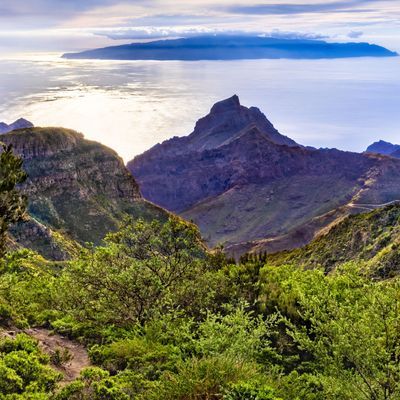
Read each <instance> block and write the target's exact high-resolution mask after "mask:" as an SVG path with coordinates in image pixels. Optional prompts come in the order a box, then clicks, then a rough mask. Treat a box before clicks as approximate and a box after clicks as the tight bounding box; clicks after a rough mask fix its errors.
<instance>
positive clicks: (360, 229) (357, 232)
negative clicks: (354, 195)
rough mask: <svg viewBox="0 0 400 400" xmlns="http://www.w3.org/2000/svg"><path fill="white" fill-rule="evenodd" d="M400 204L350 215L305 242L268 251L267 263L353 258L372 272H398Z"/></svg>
mask: <svg viewBox="0 0 400 400" xmlns="http://www.w3.org/2000/svg"><path fill="white" fill-rule="evenodd" d="M399 246H400V204H399V203H396V204H393V205H389V206H386V207H383V208H379V209H377V210H374V211H371V212H369V213H366V214H358V215H353V216H350V217H348V218H345V219H344V220H343V221H341V222H340V223H338V224H337V225H335V226H334V227H333V228H332V229H330V230H329V232H327V233H326V234H323V235H320V236H319V237H317V238H316V239H315V240H313V241H312V242H311V243H310V244H308V245H307V246H305V247H303V248H300V249H295V250H291V251H286V252H281V253H276V254H270V255H268V264H270V265H284V264H294V265H299V266H303V267H306V268H310V267H313V268H314V267H323V268H325V269H326V270H328V271H329V270H331V269H333V268H335V267H336V266H338V265H340V264H343V263H346V262H350V261H356V262H358V263H360V264H361V263H363V264H364V265H365V267H366V268H368V269H369V270H370V271H371V272H372V273H373V274H375V275H379V276H383V277H388V276H390V275H393V274H394V275H398V273H399V272H400V247H399Z"/></svg>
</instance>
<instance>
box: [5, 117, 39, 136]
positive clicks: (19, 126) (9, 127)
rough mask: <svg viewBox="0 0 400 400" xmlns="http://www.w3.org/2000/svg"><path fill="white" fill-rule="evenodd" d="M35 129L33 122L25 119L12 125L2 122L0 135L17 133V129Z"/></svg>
mask: <svg viewBox="0 0 400 400" xmlns="http://www.w3.org/2000/svg"><path fill="white" fill-rule="evenodd" d="M25 128H33V124H32V122H29V121H28V120H26V119H24V118H20V119H17V120H16V121H14V122H13V123H12V124H10V125H7V124H6V123H4V122H0V134H3V133H8V132H11V131H15V130H17V129H25Z"/></svg>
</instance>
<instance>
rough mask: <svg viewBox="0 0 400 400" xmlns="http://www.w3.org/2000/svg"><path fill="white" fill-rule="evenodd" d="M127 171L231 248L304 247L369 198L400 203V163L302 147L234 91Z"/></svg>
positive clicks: (148, 193) (213, 240)
mask: <svg viewBox="0 0 400 400" xmlns="http://www.w3.org/2000/svg"><path fill="white" fill-rule="evenodd" d="M128 168H129V169H130V171H131V172H132V174H133V175H134V176H135V178H136V179H137V181H138V183H139V185H140V187H141V191H142V193H143V196H144V197H145V198H146V199H148V200H150V201H152V202H154V203H156V204H159V205H161V206H162V207H165V208H166V209H168V210H171V211H174V212H177V213H179V214H180V215H182V216H183V217H185V218H187V219H189V220H193V221H194V222H195V223H197V224H198V225H199V227H200V229H201V231H202V233H203V235H204V237H205V238H206V239H207V240H208V242H209V243H210V244H211V245H215V244H218V243H222V244H224V245H225V246H227V247H229V249H230V251H231V252H232V253H234V254H241V253H243V252H245V251H251V250H252V249H254V248H256V247H259V248H260V250H262V251H264V250H267V251H269V252H271V251H274V252H275V251H279V250H282V249H288V248H293V247H297V246H302V245H304V244H305V243H308V242H309V241H310V240H312V239H313V237H315V235H317V234H318V233H319V232H320V231H321V230H323V229H324V228H326V227H327V226H330V225H331V224H333V223H335V222H337V221H338V220H340V219H342V218H343V217H344V216H346V215H349V214H352V213H360V212H365V211H368V210H369V208H368V207H366V206H365V204H374V205H380V204H385V203H387V202H390V201H393V200H397V199H400V160H396V159H394V158H390V157H386V156H381V155H377V154H358V153H351V152H344V151H339V150H336V149H323V150H316V149H312V148H305V147H302V146H300V145H297V144H296V143H295V142H293V141H292V140H290V139H288V138H287V137H285V136H283V135H281V134H280V133H279V132H278V131H277V130H276V129H275V128H274V127H273V125H272V124H271V123H270V122H269V121H268V120H267V119H266V117H265V116H264V115H263V114H261V112H260V111H259V110H258V109H256V108H253V107H252V108H246V107H243V106H241V105H240V103H239V99H238V98H237V96H234V97H232V98H230V99H227V100H224V101H222V102H220V103H217V104H216V105H215V106H214V107H213V108H212V109H211V111H210V114H209V115H207V116H206V117H205V118H203V119H201V120H200V121H199V122H198V123H197V124H196V127H195V130H194V131H193V132H192V133H191V134H190V135H189V136H187V137H182V138H177V137H175V138H173V139H171V140H168V141H166V142H164V143H162V144H158V145H156V146H154V147H153V148H152V149H150V150H149V151H147V152H145V153H144V154H142V155H140V156H138V157H136V158H135V159H134V160H132V161H131V162H130V163H128ZM363 204H364V205H363Z"/></svg>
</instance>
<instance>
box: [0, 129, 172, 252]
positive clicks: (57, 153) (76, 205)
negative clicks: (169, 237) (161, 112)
mask: <svg viewBox="0 0 400 400" xmlns="http://www.w3.org/2000/svg"><path fill="white" fill-rule="evenodd" d="M1 140H2V141H3V142H5V143H6V144H8V145H12V146H13V148H14V150H15V152H16V153H17V154H19V155H20V156H21V157H22V159H23V162H24V163H23V167H24V169H25V171H26V173H27V175H28V179H27V181H26V182H25V183H24V184H23V185H22V186H21V188H22V191H23V193H24V194H25V195H27V196H28V198H29V202H28V213H29V221H28V222H27V223H25V224H24V225H23V226H22V225H21V226H20V227H17V229H15V230H14V237H15V239H16V240H17V242H18V243H20V244H21V245H23V246H26V247H29V248H32V249H35V250H37V251H39V252H40V253H41V254H43V255H45V256H46V257H50V258H56V259H63V258H65V257H67V256H68V254H69V253H70V252H71V251H73V249H74V247H75V249H76V248H77V245H76V244H74V241H76V242H78V243H80V244H83V243H85V242H92V243H94V244H96V245H97V244H99V243H100V242H101V240H102V239H103V238H104V236H105V235H106V234H107V233H108V232H109V231H112V230H115V229H116V228H117V226H118V222H119V220H120V219H121V217H122V216H123V215H124V214H125V213H126V214H128V215H131V216H132V217H134V218H140V217H144V218H150V219H153V218H159V217H160V218H161V217H165V216H166V213H165V212H164V211H163V210H161V209H160V208H158V207H156V206H154V205H152V204H150V203H148V202H146V201H145V200H143V199H142V197H141V195H140V192H139V188H138V186H137V184H136V182H135V180H134V178H133V177H132V176H131V174H130V173H129V171H128V170H127V169H126V168H125V167H124V165H123V162H122V160H121V159H120V158H119V157H118V156H117V155H116V153H115V152H114V151H112V150H110V149H108V148H107V147H105V146H103V145H101V144H99V143H96V142H91V141H88V140H85V139H84V138H83V136H82V135H81V134H79V133H76V132H74V131H71V130H67V129H62V128H29V129H22V130H17V131H14V132H13V133H10V134H6V135H3V136H2V138H1Z"/></svg>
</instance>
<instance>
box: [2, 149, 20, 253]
mask: <svg viewBox="0 0 400 400" xmlns="http://www.w3.org/2000/svg"><path fill="white" fill-rule="evenodd" d="M0 146H1V150H0V257H1V256H3V255H4V254H5V250H6V234H7V231H8V229H9V227H10V225H11V224H14V223H15V222H18V221H20V220H21V219H22V218H23V216H24V214H25V208H26V199H25V197H24V196H22V195H21V194H20V193H19V191H18V190H17V189H16V186H17V185H18V184H20V183H22V182H24V181H25V179H26V174H25V172H24V171H23V170H22V159H21V158H20V157H18V156H16V155H15V154H14V153H13V150H12V146H11V145H9V146H6V145H4V144H1V143H0Z"/></svg>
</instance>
